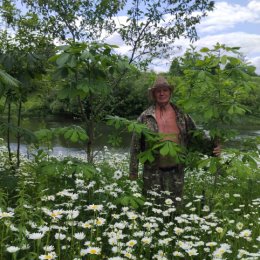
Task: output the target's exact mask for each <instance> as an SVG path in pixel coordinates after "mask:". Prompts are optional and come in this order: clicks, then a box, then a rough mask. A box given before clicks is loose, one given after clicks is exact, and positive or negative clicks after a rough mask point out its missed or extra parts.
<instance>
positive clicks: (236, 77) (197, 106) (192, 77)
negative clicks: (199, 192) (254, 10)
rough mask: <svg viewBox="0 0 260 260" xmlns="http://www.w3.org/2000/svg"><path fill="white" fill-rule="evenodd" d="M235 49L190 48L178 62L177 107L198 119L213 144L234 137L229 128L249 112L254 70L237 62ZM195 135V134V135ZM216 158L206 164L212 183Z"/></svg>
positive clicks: (215, 168)
mask: <svg viewBox="0 0 260 260" xmlns="http://www.w3.org/2000/svg"><path fill="white" fill-rule="evenodd" d="M238 51H239V47H227V46H225V45H223V44H219V43H218V44H216V45H215V46H214V47H213V48H212V49H209V48H202V49H201V50H200V51H199V52H198V51H196V49H194V48H192V49H190V50H188V51H187V52H186V54H185V55H184V57H183V58H182V59H181V67H182V68H183V73H184V77H183V81H182V84H180V85H179V86H178V88H177V95H178V96H179V101H178V103H179V105H180V106H182V107H183V108H184V109H185V110H186V112H188V113H191V114H193V115H194V116H195V117H197V118H199V119H200V121H201V123H202V125H203V128H204V129H205V130H208V131H209V136H210V137H211V138H212V139H213V140H215V142H216V143H219V142H220V143H223V142H225V141H226V140H229V139H230V138H231V137H232V136H234V131H232V129H230V126H232V124H233V123H234V122H235V121H236V119H238V118H241V116H243V115H244V114H246V113H247V112H249V109H248V107H246V106H245V100H247V98H248V97H249V95H250V93H251V92H252V90H253V89H254V87H255V84H254V82H253V78H252V76H251V75H252V73H253V72H254V71H255V67H253V66H251V65H250V64H247V63H246V62H244V61H242V60H240V59H239V56H238V54H239V52H238ZM195 134H196V133H195ZM218 159H219V158H213V159H212V160H211V161H210V164H211V167H210V169H211V170H212V172H215V174H216V175H215V176H216V178H215V182H216V180H217V176H218V174H219V169H220V167H218V165H219V160H218Z"/></svg>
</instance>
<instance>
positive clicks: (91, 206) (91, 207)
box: [87, 204, 103, 211]
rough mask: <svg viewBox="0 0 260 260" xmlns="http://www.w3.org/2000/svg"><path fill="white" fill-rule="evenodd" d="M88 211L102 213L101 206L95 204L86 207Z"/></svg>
mask: <svg viewBox="0 0 260 260" xmlns="http://www.w3.org/2000/svg"><path fill="white" fill-rule="evenodd" d="M87 209H88V210H93V211H102V209H103V205H95V204H92V205H89V206H88V207H87Z"/></svg>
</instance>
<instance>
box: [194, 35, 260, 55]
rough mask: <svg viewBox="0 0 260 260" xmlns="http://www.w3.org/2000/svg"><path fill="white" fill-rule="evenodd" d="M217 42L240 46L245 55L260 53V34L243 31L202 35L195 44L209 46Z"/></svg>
mask: <svg viewBox="0 0 260 260" xmlns="http://www.w3.org/2000/svg"><path fill="white" fill-rule="evenodd" d="M217 42H219V43H220V44H225V45H227V46H229V47H241V49H240V51H241V52H242V53H243V54H244V55H247V56H252V55H255V54H257V53H260V35H258V34H250V33H245V32H233V33H224V34H216V35H209V36H205V37H202V38H201V39H199V40H198V41H197V42H195V43H194V45H195V46H201V47H202V46H207V47H211V46H213V45H215V44H216V43H217Z"/></svg>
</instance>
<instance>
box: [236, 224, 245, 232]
mask: <svg viewBox="0 0 260 260" xmlns="http://www.w3.org/2000/svg"><path fill="white" fill-rule="evenodd" d="M243 227H244V224H243V223H242V222H238V223H237V224H236V228H237V229H238V230H242V228H243Z"/></svg>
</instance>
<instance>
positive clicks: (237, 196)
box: [233, 194, 241, 198]
mask: <svg viewBox="0 0 260 260" xmlns="http://www.w3.org/2000/svg"><path fill="white" fill-rule="evenodd" d="M233 196H234V197H235V198H240V197H241V195H240V194H233Z"/></svg>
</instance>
